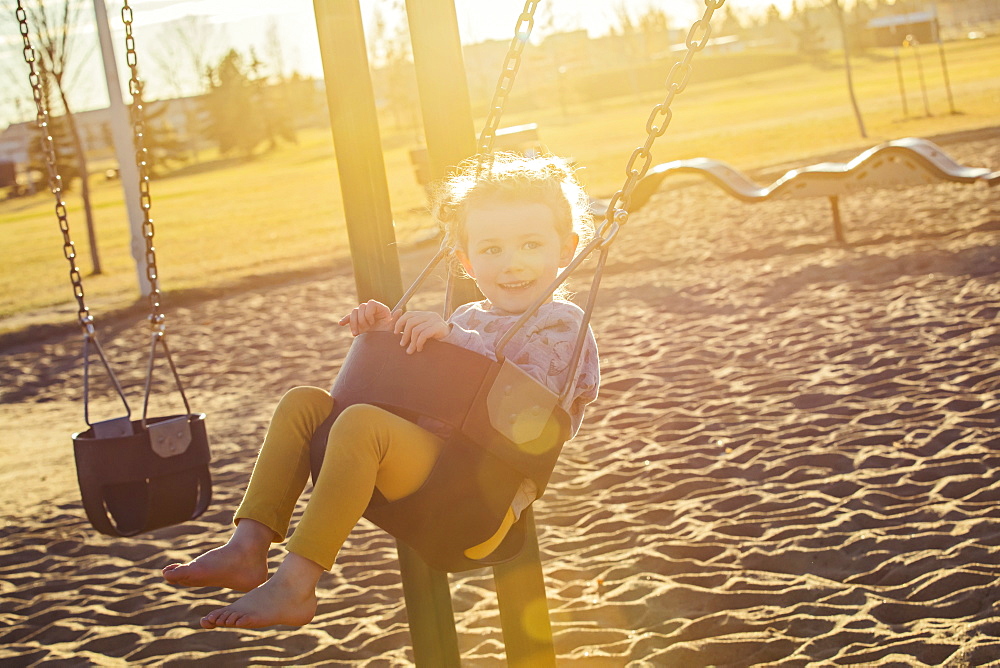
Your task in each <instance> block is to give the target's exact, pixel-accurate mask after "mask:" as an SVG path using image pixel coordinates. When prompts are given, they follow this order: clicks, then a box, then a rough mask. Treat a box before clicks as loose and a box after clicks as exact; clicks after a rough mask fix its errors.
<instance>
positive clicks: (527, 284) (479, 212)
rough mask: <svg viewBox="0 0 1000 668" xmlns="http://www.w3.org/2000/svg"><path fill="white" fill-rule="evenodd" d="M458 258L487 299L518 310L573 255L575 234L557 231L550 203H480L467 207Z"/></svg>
mask: <svg viewBox="0 0 1000 668" xmlns="http://www.w3.org/2000/svg"><path fill="white" fill-rule="evenodd" d="M465 232H466V245H465V250H464V251H462V250H460V251H458V252H457V253H456V254H457V255H458V258H459V260H460V261H461V262H462V266H464V267H465V271H467V272H468V273H469V275H470V276H472V278H474V279H476V284H477V285H478V286H479V289H480V290H481V291H482V293H483V295H485V296H486V298H487V299H489V300H490V302H491V303H492V304H493V305H494V306H496V307H497V308H500V309H503V310H504V311H507V312H509V313H523V312H524V311H526V310H527V309H528V307H529V306H531V304H532V303H534V301H535V300H536V299H538V298H539V297H540V296H541V295H542V294H543V293H544V292H545V291H546V288H548V287H549V285H550V284H551V283H552V281H554V280H555V278H556V275H557V274H558V273H559V269H560V268H562V267H565V266H566V265H568V264H569V263H570V261H571V260H572V259H573V254H574V253H575V252H576V245H577V242H578V241H579V238H578V237H577V235H576V234H575V233H570V234H568V235H566V236H565V237H560V235H559V232H558V230H557V229H556V219H555V215H554V214H553V212H552V209H550V208H549V207H547V206H545V205H544V204H539V203H535V202H531V203H509V202H496V203H492V202H491V203H483V204H480V205H476V206H473V207H471V208H470V209H469V210H468V211H467V212H466V220H465Z"/></svg>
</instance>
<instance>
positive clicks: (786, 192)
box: [634, 137, 1000, 243]
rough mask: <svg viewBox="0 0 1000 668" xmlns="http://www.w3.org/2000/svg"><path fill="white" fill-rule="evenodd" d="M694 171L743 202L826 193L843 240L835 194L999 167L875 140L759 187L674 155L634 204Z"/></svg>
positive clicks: (722, 167)
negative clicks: (847, 156) (850, 155)
mask: <svg viewBox="0 0 1000 668" xmlns="http://www.w3.org/2000/svg"><path fill="white" fill-rule="evenodd" d="M679 174H697V175H699V176H703V177H705V178H707V179H708V180H709V181H710V182H712V183H714V184H715V185H717V186H719V187H720V188H722V190H723V191H724V192H726V193H727V194H728V195H731V196H732V197H735V198H736V199H739V200H742V201H744V202H763V201H767V200H772V199H793V198H808V197H826V198H828V199H829V200H830V208H831V212H832V215H833V234H834V237H835V238H836V239H837V241H839V242H840V243H845V242H846V239H845V236H844V228H843V223H842V222H841V218H840V205H839V202H840V197H842V196H844V195H849V194H852V193H856V192H860V191H864V190H868V189H877V188H891V187H904V186H913V185H924V184H928V183H934V182H937V181H949V182H952V183H970V184H971V183H979V182H985V183H987V184H989V185H991V186H993V185H996V184H997V183H1000V172H992V171H990V170H989V169H986V168H984V167H967V166H965V165H961V164H959V163H958V162H956V161H955V160H954V159H953V158H951V157H950V156H949V155H947V154H946V153H945V152H944V151H943V150H941V148H940V147H939V146H937V145H935V144H934V143H933V142H930V141H928V140H926V139H920V138H916V137H908V138H905V139H896V140H893V141H888V142H885V143H883V144H879V145H878V146H875V147H873V148H870V149H868V150H867V151H865V152H863V153H861V154H860V155H858V156H857V157H856V158H854V159H853V160H851V161H850V162H847V163H839V162H822V163H818V164H815V165H809V166H808V167H801V168H799V169H792V170H789V171H788V172H785V174H784V175H783V176H781V177H780V178H779V179H777V180H776V181H774V183H772V184H770V185H768V186H761V185H759V184H758V183H756V182H755V181H753V180H752V179H750V178H749V177H748V176H746V175H745V174H743V173H742V172H740V171H739V170H737V169H734V168H733V167H730V166H729V165H727V164H725V163H724V162H720V161H718V160H713V159H711V158H690V159H687V160H674V161H672V162H667V163H663V164H661V165H657V166H655V167H653V168H652V169H650V170H649V172H648V173H647V174H646V176H645V177H643V179H642V181H641V183H640V184H639V186H638V188H636V193H635V197H636V199H635V200H634V204H635V205H636V206H642V205H643V204H645V202H646V201H647V200H648V199H649V198H650V197H652V196H653V194H654V193H655V192H656V190H657V189H658V188H659V187H660V185H661V183H662V182H663V181H664V179H666V178H667V177H668V176H674V175H679Z"/></svg>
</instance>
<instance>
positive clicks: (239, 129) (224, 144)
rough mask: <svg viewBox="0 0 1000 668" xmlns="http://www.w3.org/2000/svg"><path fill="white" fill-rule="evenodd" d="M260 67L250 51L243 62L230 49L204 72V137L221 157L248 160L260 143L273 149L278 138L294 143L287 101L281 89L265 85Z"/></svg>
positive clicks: (265, 81)
mask: <svg viewBox="0 0 1000 668" xmlns="http://www.w3.org/2000/svg"><path fill="white" fill-rule="evenodd" d="M248 61H249V62H248ZM260 66H261V63H260V61H258V60H257V58H256V57H255V56H254V55H253V52H252V51H251V53H250V58H249V59H246V58H244V57H243V56H242V55H241V54H240V53H239V52H238V51H236V50H235V49H230V51H229V52H228V53H227V54H226V55H225V56H223V58H222V60H221V61H220V62H219V64H218V65H217V66H216V67H214V68H211V69H210V70H209V72H208V87H209V88H208V93H207V94H206V95H205V98H204V100H205V111H206V112H207V125H206V128H205V133H206V136H208V137H210V138H212V139H213V140H214V141H216V142H217V143H218V146H219V151H220V152H221V153H223V154H224V155H230V154H234V153H235V154H239V155H242V156H245V157H249V156H251V155H253V152H254V151H255V150H256V149H257V147H258V146H260V145H261V144H262V143H264V142H267V143H268V147H269V148H273V147H274V146H275V145H276V144H277V140H278V139H279V138H281V139H285V140H287V141H292V142H294V141H295V131H294V128H293V126H292V123H291V114H290V113H289V110H288V104H289V98H288V97H287V96H286V95H284V94H283V88H282V87H280V86H279V87H275V86H270V85H268V82H267V78H266V77H264V76H262V75H260V74H259V73H258V72H259V70H260Z"/></svg>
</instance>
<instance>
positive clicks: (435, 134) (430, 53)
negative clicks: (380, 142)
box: [406, 0, 482, 312]
mask: <svg viewBox="0 0 1000 668" xmlns="http://www.w3.org/2000/svg"><path fill="white" fill-rule="evenodd" d="M406 18H407V22H408V25H409V28H410V43H411V45H412V48H413V66H414V70H415V71H416V78H417V91H418V96H419V98H420V111H421V115H422V116H423V121H424V140H425V141H426V143H427V161H428V163H429V165H430V177H431V181H437V180H439V179H442V178H444V177H445V176H447V173H448V169H449V168H451V167H452V166H454V165H457V164H458V163H459V162H461V161H462V160H464V159H466V158H468V157H471V156H472V155H475V153H476V130H475V123H474V121H473V118H472V103H471V102H470V96H469V85H468V82H467V80H466V75H465V57H464V55H463V54H462V40H461V36H460V34H459V30H458V16H457V14H456V13H455V3H454V2H453V0H406ZM478 299H482V295H481V294H480V292H479V289H478V288H477V287H476V284H475V282H474V281H472V280H470V279H468V278H465V277H455V281H454V292H453V295H452V300H451V303H450V304H449V305H448V310H449V312H450V311H452V310H454V309H456V308H458V307H459V306H461V305H462V304H465V303H466V302H470V301H476V300H478Z"/></svg>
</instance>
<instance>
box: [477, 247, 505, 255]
mask: <svg viewBox="0 0 1000 668" xmlns="http://www.w3.org/2000/svg"><path fill="white" fill-rule="evenodd" d="M479 252H480V253H482V254H483V255H496V254H497V253H499V252H500V247H499V246H487V247H486V248H484V249H482V250H481V251H479Z"/></svg>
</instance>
